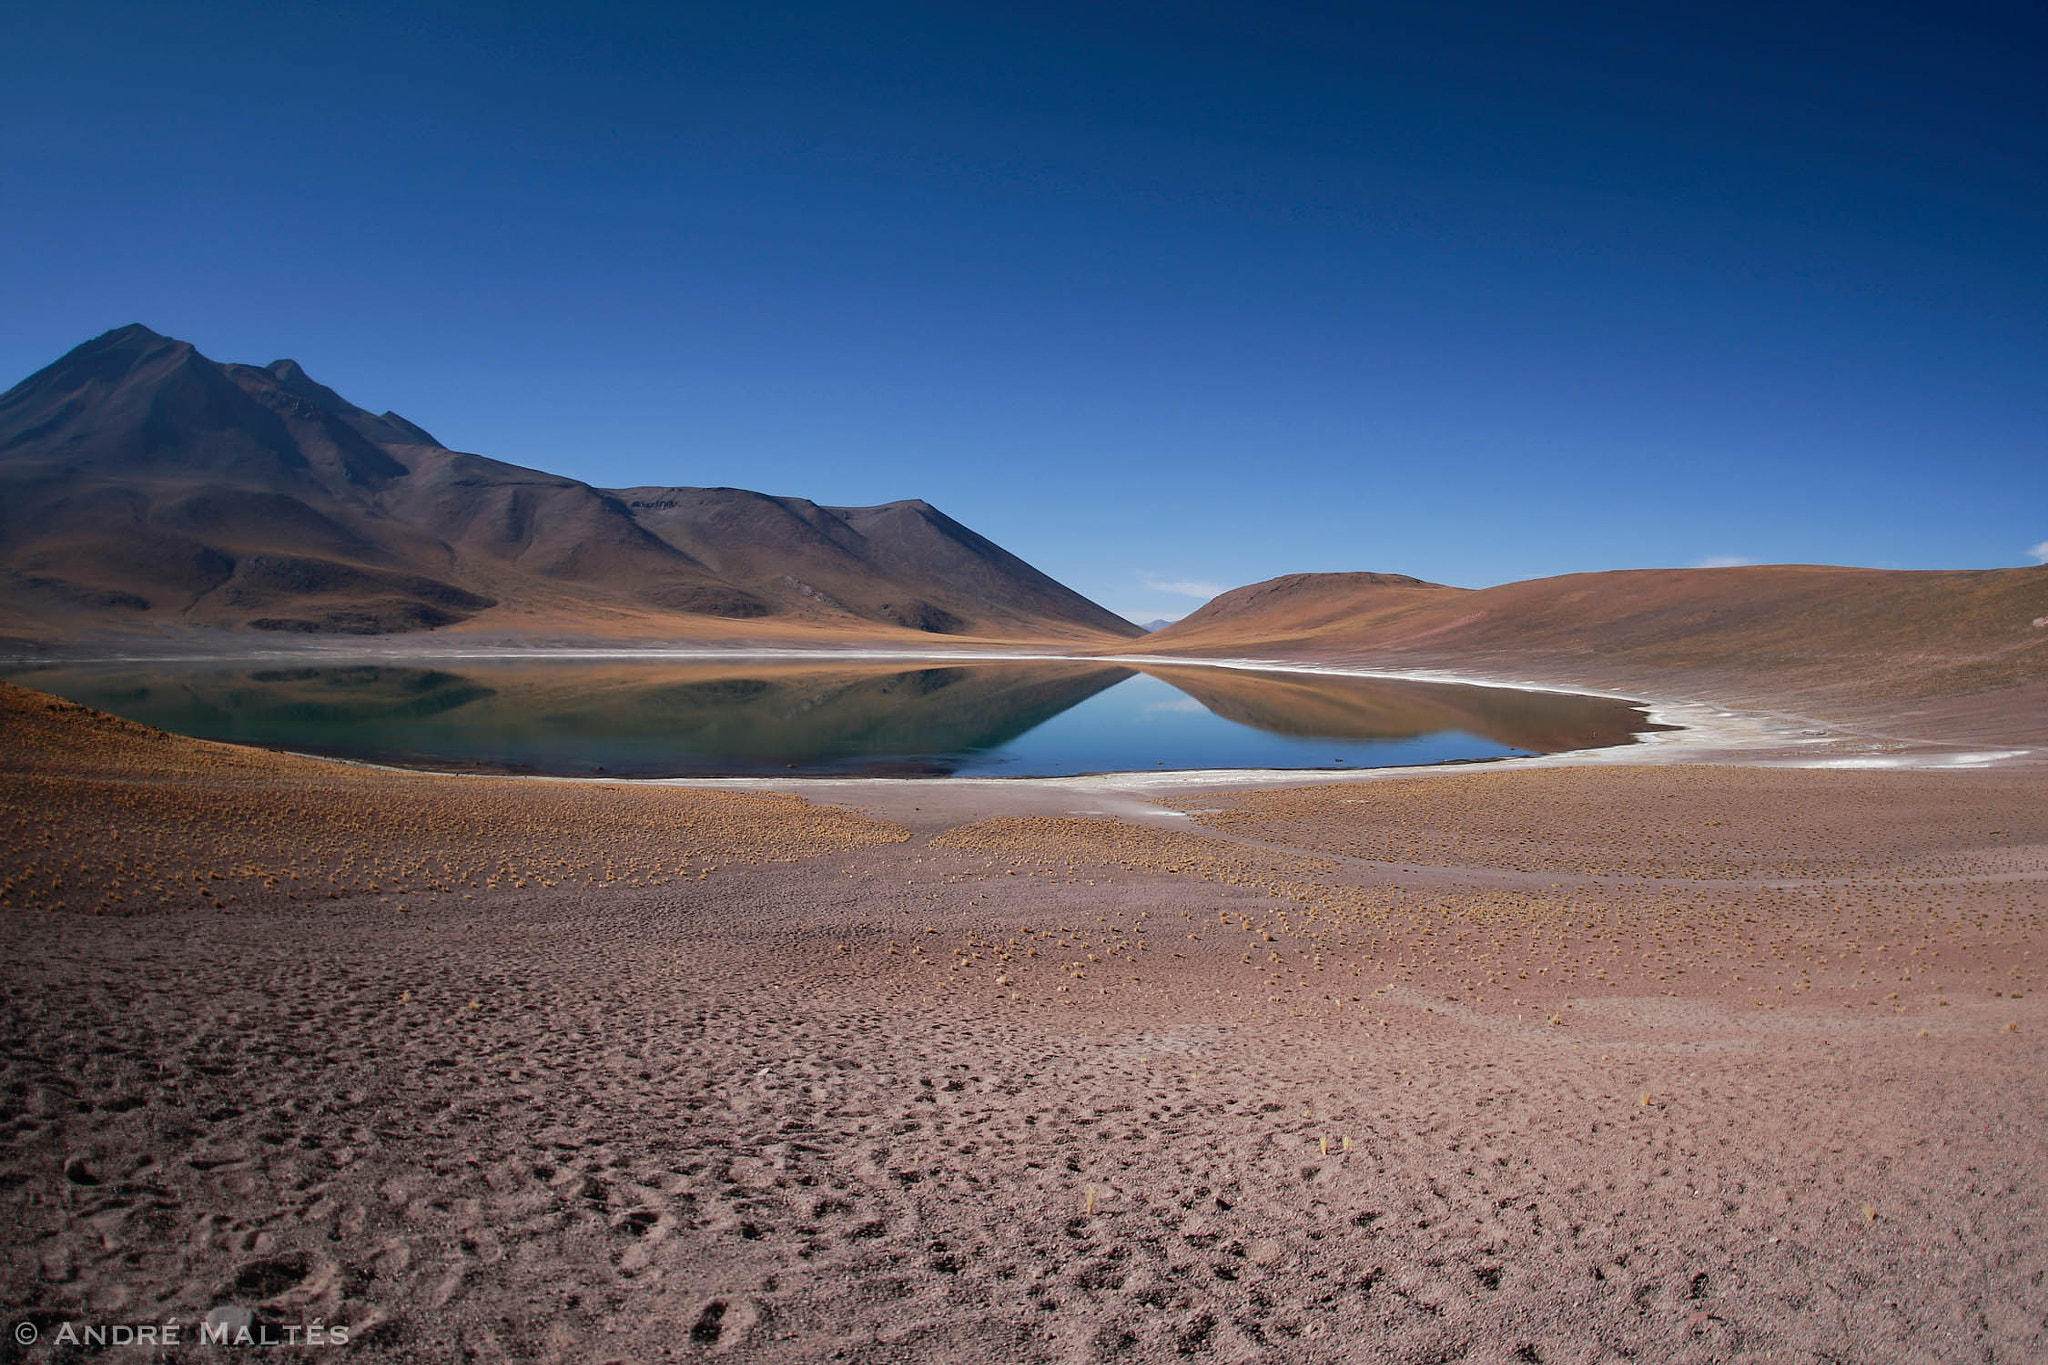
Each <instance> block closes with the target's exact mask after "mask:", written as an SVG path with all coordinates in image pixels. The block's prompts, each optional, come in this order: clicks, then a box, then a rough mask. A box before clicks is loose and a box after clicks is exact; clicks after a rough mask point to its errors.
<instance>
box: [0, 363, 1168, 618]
mask: <svg viewBox="0 0 2048 1365" xmlns="http://www.w3.org/2000/svg"><path fill="white" fill-rule="evenodd" d="M0 583H4V584H5V586H6V589H7V592H6V598H7V606H6V607H5V608H0V612H4V615H0V622H4V623H5V626H6V628H8V629H11V630H14V631H16V632H19V633H20V634H23V635H26V636H29V637H31V638H39V639H46V640H47V639H53V638H76V637H78V636H80V635H94V634H106V633H118V632H123V631H135V630H149V629H151V628H153V627H160V626H163V625H166V624H169V625H195V626H216V627H219V626H227V627H236V628H244V629H250V630H255V631H268V632H284V633H326V634H332V633H340V634H382V633H387V632H394V631H410V630H423V629H434V628H437V627H446V626H452V625H456V624H458V623H469V628H470V629H472V630H474V629H478V628H485V627H495V628H497V629H499V630H502V631H505V632H506V633H510V634H523V633H532V632H534V631H537V630H545V631H548V632H551V633H555V634H567V633H579V632H580V633H589V634H598V635H618V636H628V637H639V638H661V637H690V636H703V635H721V634H724V635H732V634H748V635H755V636H762V635H767V636H774V635H781V634H791V635H802V634H805V633H807V632H808V633H812V634H816V633H819V632H824V633H828V634H829V633H833V632H838V633H842V634H845V633H852V634H869V635H875V634H879V635H882V636H891V635H894V636H903V637H912V636H915V635H932V634H938V635H960V636H977V637H984V638H1002V639H1064V640H1071V641H1076V642H1087V641H1097V642H1100V641H1106V640H1110V639H1115V638H1129V637H1132V636H1135V635H1137V634H1139V633H1140V632H1139V630H1138V628H1137V627H1135V626H1133V625H1131V624H1130V623H1128V622H1126V621H1124V620H1122V618H1120V617H1117V616H1115V615H1113V614H1111V613H1110V612H1108V611H1105V610H1104V609H1103V608H1101V607H1098V606H1097V605H1095V604H1094V603H1093V602H1090V601H1088V600H1087V599H1086V598H1084V597H1081V596H1080V595H1079V594H1077V593H1075V592H1073V591H1071V590H1070V589H1068V588H1065V587H1063V586H1061V585H1060V584H1059V583H1056V582H1054V581H1053V580H1052V579H1050V578H1048V577H1046V576H1045V575H1044V574H1042V573H1040V572H1038V571H1037V570H1036V569H1033V568H1032V567H1031V566H1030V565H1028V564H1026V563H1025V562H1024V561H1022V560H1020V559H1018V558H1017V557H1016V556H1014V555H1012V554H1010V553H1008V552H1007V551H1005V550H1003V549H1002V548H1001V547H999V546H997V545H994V544H993V543H991V542H989V541H988V540H985V539H984V538H982V537H981V536H978V535H976V534H975V533H974V532H972V531H970V530H968V529H967V528H966V527H964V526H962V525H960V524H959V523H958V522H956V521H954V520H952V519H951V518H950V517H947V516H946V515H945V514H943V513H941V512H939V511H938V510H937V509H935V508H933V507H931V506H930V505H928V504H926V503H922V502H901V503H891V504H888V505H886V506H882V507H865V508H846V507H840V508H828V507H819V506H817V505H816V504H813V503H809V502H805V501H803V500H802V499H798V498H771V497H766V496H763V495H761V494H758V493H749V492H746V491H744V490H741V489H731V488H660V489H653V488H642V489H629V490H623V491H621V490H609V489H600V488H593V487H591V486H590V485H588V484H584V483H579V482H577V481H576V480H574V479H568V478H562V477H560V476H557V475H552V474H546V473H542V472H540V471H538V470H532V469H523V468H520V467H519V466H517V465H509V464H504V463H502V462H500V461H497V460H491V459H486V458H484V457H482V456H479V455H469V454H462V453H459V452H457V451H453V450H450V449H448V448H447V447H445V446H443V445H442V444H441V443H440V442H439V441H437V440H436V439H435V438H434V437H433V436H432V435H430V434H429V433H428V432H426V431H424V430H422V429H421V428H420V427H418V426H415V425H414V424H412V423H411V422H408V421H406V420H405V419H404V418H402V417H400V416H398V415H397V414H396V413H389V412H387V413H382V414H377V413H372V412H369V411H368V410H366V409H363V408H359V407H357V406H355V405H354V404H353V403H350V402H348V401H347V400H346V399H344V398H342V397H341V396H340V395H338V394H336V393H335V392H334V391H333V390H331V389H328V388H326V387H325V386H323V385H321V384H318V383H316V382H314V380H313V379H311V378H310V377H309V376H308V375H307V374H306V373H305V371H304V370H302V369H300V368H299V366H298V365H297V364H296V363H294V362H292V361H289V360H280V361H277V362H275V363H273V364H271V365H268V366H265V367H262V368H257V367H255V366H249V365H223V364H217V363H215V362H214V361H212V360H209V359H207V358H206V357H205V356H203V355H201V354H199V352H198V351H197V350H195V349H194V348H193V347H192V346H191V345H189V344H188V343H185V342H182V341H175V340H172V339H170V338H168V337H163V336H159V335H158V334H156V333H155V332H152V331H150V330H149V329H148V328H146V327H141V326H130V327H123V328H121V329H119V330H117V331H113V332H109V333H107V334H106V335H105V336H102V337H98V338H96V339H95V340H93V341H90V342H88V343H86V344H85V345H83V346H81V347H79V348H78V349H77V350H75V351H73V352H71V353H70V354H69V355H66V356H65V357H63V358H62V359H61V360H59V361H57V362H56V363H55V364H53V365H51V366H49V367H48V368H46V369H44V370H41V371H39V372H38V373H36V374H34V375H32V376H30V377H29V378H28V379H27V380H24V381H23V382H22V383H21V384H19V385H17V386H16V387H15V388H14V389H12V390H10V391H9V392H7V393H6V394H4V395H0Z"/></svg>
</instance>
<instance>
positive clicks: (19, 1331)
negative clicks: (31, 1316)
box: [14, 1322, 42, 1346]
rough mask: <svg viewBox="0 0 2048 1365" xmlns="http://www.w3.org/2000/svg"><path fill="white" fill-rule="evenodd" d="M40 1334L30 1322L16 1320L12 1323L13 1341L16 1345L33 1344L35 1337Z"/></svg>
mask: <svg viewBox="0 0 2048 1365" xmlns="http://www.w3.org/2000/svg"><path fill="white" fill-rule="evenodd" d="M41 1335H42V1333H41V1332H39V1331H37V1330H36V1325H35V1324H34V1323H32V1322H17V1323H15V1324H14V1341H15V1344H16V1345H18V1346H33V1345H35V1344H36V1338H37V1337H39V1336H41Z"/></svg>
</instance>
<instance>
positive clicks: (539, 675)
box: [6, 659, 1650, 777]
mask: <svg viewBox="0 0 2048 1365" xmlns="http://www.w3.org/2000/svg"><path fill="white" fill-rule="evenodd" d="M6 676H7V677H9V678H10V680H12V681H15V682H19V683H21V684H23V685H25V686H29V687H37V688H41V689H43V690H45V691H49V692H55V693H57V694H59V695H61V696H65V697H69V698H71V699H72V700H74V701H80V702H84V703H86V704H87V705H90V706H96V707H99V708H101V709H103V710H107V711H112V712H114V713H115V714H117V715H122V716H126V717H128V718H130V719H133V720H138V721H142V722H144V723H146V724H150V725H155V726H159V727H161V728H163V729H166V730H173V731H176V732H178V733H181V734H188V735H196V736H198V737H201V738H204V739H220V740H231V741H235V742H239V743H246V744H260V745H266V746H269V747H273V748H282V749H293V750H299V751H302V752H308V753H323V754H332V755H336V756H341V757H347V758H356V759H367V760H372V761H380V762H390V763H403V764H413V765H421V766H430V767H442V768H477V769H485V770H492V771H503V772H539V773H557V774H589V773H597V772H602V773H605V774H607V775H617V776H622V777H657V776H676V777H693V776H713V775H748V774H753V775H785V776H786V775H789V774H791V773H804V774H821V775H822V774H839V775H849V774H867V775H904V776H911V775H942V774H953V773H965V774H974V773H980V774H988V775H1000V776H1045V775H1055V774H1071V773H1084V772H1105V771H1121V770H1127V769H1152V770H1155V771H1156V770H1160V769H1188V768H1252V767H1272V768H1325V767H1372V766H1385V765H1389V764H1409V763H1430V762H1442V761H1445V760H1455V759H1476V758H1492V757H1501V756H1505V755H1510V754H1518V753H1548V752H1555V751H1558V750H1562V749H1579V748H1593V747H1600V746H1605V745H1612V744H1626V743H1629V742H1630V741H1631V740H1632V739H1633V737H1634V735H1635V734H1636V733H1637V732H1639V731H1642V730H1644V729H1647V728H1650V727H1649V725H1648V722H1647V721H1646V720H1645V718H1644V717H1643V714H1642V712H1641V711H1640V709H1639V708H1636V707H1634V706H1631V705H1629V704H1627V703H1624V702H1617V701H1612V700H1608V699H1605V698H1598V697H1582V696H1568V695H1560V694H1554V693H1539V692H1521V691H1514V690H1511V689H1504V688H1489V687H1473V686H1468V685H1461V684H1446V683H1423V682H1407V681H1389V680H1382V679H1369V678H1342V677H1329V676H1323V675H1309V674H1289V673H1266V672H1246V671H1241V670H1234V669H1219V668H1201V667H1181V666H1174V667H1167V666H1159V667H1152V666H1147V667H1146V668H1145V669H1144V670H1143V671H1142V672H1140V671H1138V670H1135V669H1132V668H1126V667H1121V666H1108V665H1103V664H1099V663H1091V662H1084V661H1062V662H1037V661H1029V662H1026V661H1019V662H1016V663H983V662H973V663H950V662H939V661H934V662H931V663H925V664H921V665H920V666H918V667H909V668H906V667H905V666H904V664H903V663H902V662H901V661H887V662H884V661H861V660H848V661H846V662H844V663H838V662H835V663H832V664H829V665H821V664H820V663H818V662H816V661H807V662H803V663H792V662H783V661H766V660H758V659H757V660H744V659H734V660H728V661H721V662H695V661H692V662H685V663H670V662H654V661H641V660H633V661H603V662H594V661H589V660H578V661H566V660H564V661H539V662H536V661H529V660H519V661H502V662H474V661H470V660H463V661H460V662H459V663H458V662H449V663H447V664H445V665H444V666H441V667H422V666H416V665H400V664H396V663H393V664H355V665H339V666H321V665H304V666H291V667H263V668H258V667H250V666H246V665H245V666H241V667H231V666H227V665H223V664H217V663H214V664H183V665H170V664H148V665H142V664H61V665H41V666H32V667H31V666H19V667H15V668H13V669H10V670H8V671H7V673H6Z"/></svg>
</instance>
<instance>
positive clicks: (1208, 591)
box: [1138, 573, 1230, 602]
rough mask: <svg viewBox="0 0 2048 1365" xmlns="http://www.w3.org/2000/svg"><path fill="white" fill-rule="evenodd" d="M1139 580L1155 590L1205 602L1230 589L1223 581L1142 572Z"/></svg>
mask: <svg viewBox="0 0 2048 1365" xmlns="http://www.w3.org/2000/svg"><path fill="white" fill-rule="evenodd" d="M1138 581H1139V582H1141V583H1143V584H1144V585H1145V586H1146V587H1148V588H1150V589H1152V591H1154V592H1170V593H1172V594H1173V595H1174V596H1176V597H1199V598H1201V599H1202V600H1203V601H1204V602H1206V601H1208V600H1209V599H1210V598H1212V597H1218V596H1221V595H1222V594H1224V593H1226V592H1229V591H1230V589H1228V588H1226V587H1224V586H1223V585H1222V584H1221V583H1205V582H1203V581H1202V580H1201V579H1199V578H1160V577H1158V576H1156V575H1154V574H1149V573H1141V574H1139V575H1138Z"/></svg>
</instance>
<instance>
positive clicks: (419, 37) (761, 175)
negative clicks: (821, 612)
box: [0, 3, 2048, 618]
mask: <svg viewBox="0 0 2048 1365" xmlns="http://www.w3.org/2000/svg"><path fill="white" fill-rule="evenodd" d="M0 120H4V123H0V175H4V182H0V183H4V184H5V185H6V186H7V187H8V192H7V193H6V194H5V195H0V252H4V259H5V260H6V261H7V263H8V270H7V295H8V299H7V303H6V305H5V307H4V308H0V383H11V382H12V381H13V380H15V379H17V378H19V377H21V376H23V375H26V374H28V373H29V372H30V371H32V370H34V369H36V368H38V367H39V366H41V365H43V364H45V363H47V362H48V361H50V360H51V359H53V358H55V356H56V355H58V354H60V353H61V352H62V351H64V350H65V349H67V348H68V347H70V346H71V345H73V344H76V343H77V342H78V341H81V340H83V339H84V338H86V337H87V336H90V335H93V334H96V333H98V332H100V331H104V330H106V329H107V328H109V327H114V326H118V325H120V324H122V323H126V322H130V321H141V322H146V323H148V324H149V325H150V326H152V327H155V328H156V329H158V330H159V331H163V332H168V333H171V334H173V335H176V336H181V337H184V338H187V339H189V340H191V341H194V342H195V343H197V344H198V345H199V346H200V348H201V349H202V350H204V351H206V352H207V353H208V354H210V355H212V356H214V357H215V358H217V359H226V360H247V361H254V362H257V363H262V362H266V361H269V360H272V359H275V358H278V357H280V356H291V357H293V358H295V359H297V360H299V361H300V362H301V363H303V364H304V365H305V366H306V367H307V368H308V370H309V371H311V372H312V373H313V375H314V376H315V377H316V378H319V379H321V380H322V381H324V382H326V383H328V384H331V385H333V386H334V387H335V388H337V389H339V390H340V391H341V392H342V393H344V394H346V395H348V396H349V397H351V398H353V399H355V400H356V401H357V402H360V403H363V404H365V405H366V406H370V407H373V408H377V409H383V408H387V407H388V408H393V409H396V410H397V411H399V412H401V413H403V414H405V415H406V416H408V417H410V418H412V419H413V420H415V421H417V422H420V423H421V424H422V425H424V426H426V427H427V428H428V429H430V430H432V431H433V432H435V433H436V434H437V435H438V436H440V437H441V438H442V439H443V440H445V441H447V442H449V443H450V444H452V445H455V446H457V447H459V448H463V449H470V450H476V451H481V452H483V453H486V454H490V455H494V456H497V457H499V458H503V459H509V460H514V461H518V462H521V463H526V464H532V465H537V466H540V467H543V468H546V469H550V470H555V471H559V472H563V473H568V474H572V475H575V476H577V477H580V478H584V479H588V480H590V481H592V482H594V483H599V484H605V485H614V486H616V485H627V484H636V483H682V484H733V485H738V486H742V487H750V488H759V489H763V490H766V491H769V492H774V493H793V494H798V495H802V496H805V497H811V498H814V499H817V500H818V501H821V502H828V503H857V504H859V503H873V502H882V501H887V500H890V499H894V498H903V497H924V498H928V499H930V500H931V501H932V502H934V503H936V504H937V505H939V506H940V507H941V508H943V509H944V510H946V511H948V512H950V513H951V514H953V515H954V516H956V517H958V518H959V519H961V520H962V521H964V522H966V523H968V524H969V525H971V526H973V527H975V528H976V529H977V530H980V531H982V532H983V533H985V534H987V535H989V536H991V537H993V538H994V539H995V540H997V541H998V542H1000V543H1002V544H1004V545H1006V546H1008V547H1010V548H1011V549H1013V550H1015V551H1017V552H1018V553H1019V554H1022V555H1023V556H1024V557H1025V558H1027V559H1030V560H1031V561H1033V562H1034V563H1036V564H1038V565H1039V566H1040V567H1042V568H1044V569H1046V570H1047V571H1048V572H1050V573H1052V574H1054V575H1055V576H1056V577H1059V578H1061V579H1063V580H1064V581H1066V582H1068V583H1071V584H1072V585H1073V586H1075V587H1076V588H1078V589H1080V590H1081V591H1083V592H1085V593H1087V594H1088V595H1090V596H1092V597H1094V598H1096V599H1097V600H1099V601H1101V602H1103V603H1104V604H1105V605H1108V606H1110V607H1112V608H1113V609H1116V610H1119V611H1123V612H1126V613H1129V614H1132V615H1135V616H1138V617H1141V618H1142V617H1149V616H1153V615H1168V616H1172V615H1179V614H1182V613H1184V612H1185V611H1187V610H1189V609H1191V608H1192V607H1193V606H1194V605H1195V604H1196V603H1197V602H1198V601H1199V600H1200V598H1201V596H1202V595H1204V594H1206V593H1207V592H1209V591H1210V590H1211V589H1212V588H1218V587H1228V586H1234V585H1236V584H1239V583H1244V582H1250V581H1253V580H1256V579H1260V578H1266V577H1270V576H1272V575H1275V574H1279V573H1286V572H1291V571H1296V570H1332V569H1377V570H1385V571H1394V572H1404V573H1413V574H1417V575H1420V576H1422V577H1425V578H1432V579H1436V580H1439V581H1444V582H1452V583H1460V584H1468V585H1481V584H1487V583H1494V582H1502V581H1507V580H1511V579H1517V578H1526V577H1534V576H1540V575H1546V574H1554V573H1564V572H1572V571H1577V570H1584V569H1603V568H1621V567H1634V566H1642V565H1668V564H1689V563H1696V562H1705V561H1710V560H1716V559H1743V560H1758V561H1765V562H1779V561H1807V562H1835V563H1856V564H1874V565H1884V566H1894V567H1906V568H1920V567H1954V566H1990V565H2001V564H2021V563H2027V562H2031V561H2030V550H2029V547H2034V548H2033V550H2032V552H2031V553H2032V554H2033V555H2034V556H2037V557H2048V544H2044V542H2048V327H2044V325H2043V324H2044V319H2048V251H2044V250H2043V247H2044V244H2048V37H2044V22H2043V20H2042V18H2041V17H2040V12H2039V11H2037V10H2022V9H2020V8H2018V7H2014V8H2012V9H2011V10H1999V9H1996V8H1977V7H1971V6H1964V5H1945V6H1924V7H1909V6H1897V5H1886V4H1857V5H1853V6H1852V5H1840V6H1835V5H1827V4H1815V5H1807V6H1782V5H1780V6H1773V7H1770V8H1760V7H1757V8H1752V7H1746V6H1742V5H1716V6H1687V7H1680V6H1666V5H1642V4H1640V3H1636V4H1627V5H1612V6H1604V5H1570V6H1563V5H1558V6H1551V5H1543V4H1498V5H1480V4H1459V3H1428V4H1389V5H1355V6H1345V7H1328V8H1319V7H1315V6H1254V5H1248V4H1241V5H1234V6H1207V5H1152V4H1131V5H1122V6H1101V5H1085V6H1084V5H1075V6H1058V5H1042V4H1041V5H1030V6H1008V5H1002V4H991V5H957V4H956V5H946V6H938V5H932V6H926V5H913V4H899V5H887V6H869V5H862V4H858V3H840V4H830V5H820V6H805V5H786V4H773V3H768V4H732V5H697V6H687V5H686V6H674V5H645V6H619V5H606V4H602V3H590V4H581V5H576V6H567V5H559V6H522V5H518V4H498V5H490V6H484V5H477V6H471V7H454V6H434V5H422V6H411V5H408V6H398V5H380V4H377V3H352V4H348V5H318V6H315V5H304V4H294V3H273V4H264V5H261V6H257V5H246V6H245V5H237V4H221V3H214V4H203V5H201V4H191V5H186V4H163V3H151V4H147V5H135V6H120V5H103V4H93V3H79V4H69V5H63V6H55V5H52V6H38V7H35V12H31V10H30V7H28V6H13V7H10V9H9V11H8V13H7V14H6V16H5V18H4V19H0Z"/></svg>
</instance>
